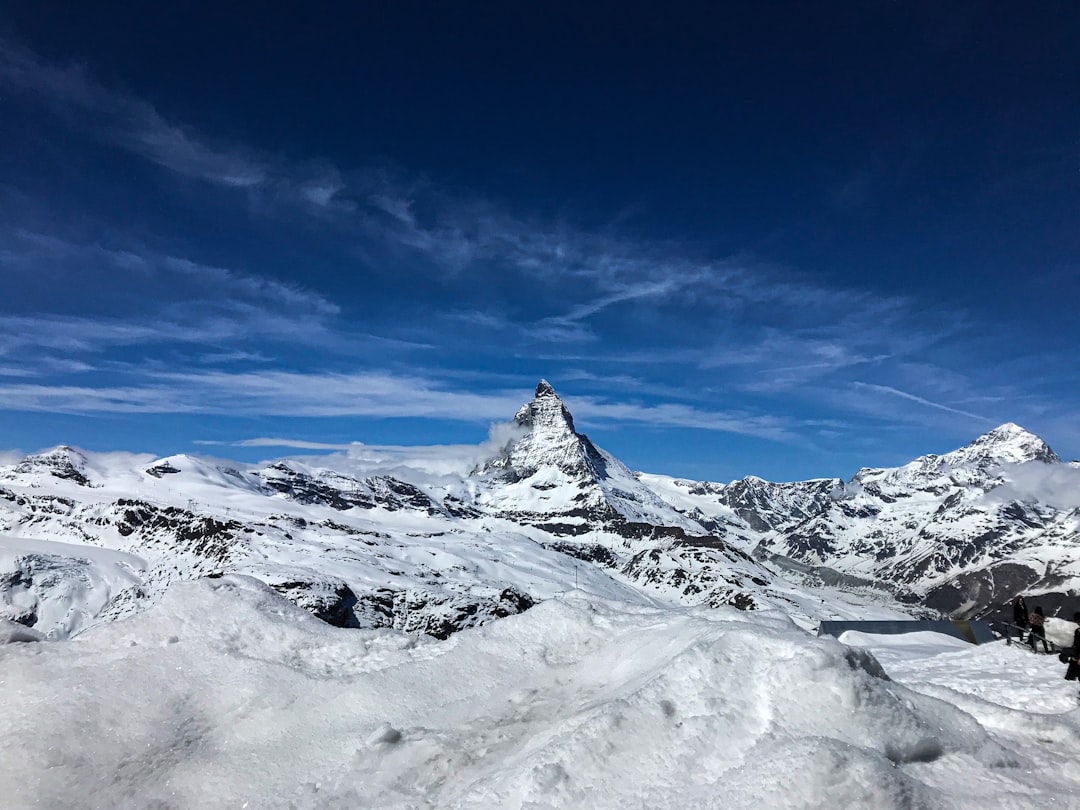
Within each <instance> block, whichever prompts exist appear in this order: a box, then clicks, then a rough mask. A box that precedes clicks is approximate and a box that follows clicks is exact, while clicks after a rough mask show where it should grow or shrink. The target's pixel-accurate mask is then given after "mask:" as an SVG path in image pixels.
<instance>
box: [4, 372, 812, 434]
mask: <svg viewBox="0 0 1080 810" xmlns="http://www.w3.org/2000/svg"><path fill="white" fill-rule="evenodd" d="M148 376H149V377H150V378H152V379H153V380H155V382H154V384H150V385H132V386H114V387H109V386H103V387H93V386H70V385H68V386H48V385H28V384H9V385H2V384H0V408H2V409H4V410H21V411H39V412H40V411H47V412H54V413H79V414H95V413H129V414H134V413H147V414H151V413H157V414H183V413H205V414H229V415H235V416H239V415H244V416H290V417H368V418H405V417H409V418H425V419H439V420H450V421H458V422H469V423H477V422H480V423H482V422H489V423H490V422H502V421H505V420H507V419H509V418H510V417H511V416H512V415H513V414H514V413H516V412H517V410H518V408H519V407H520V406H521V404H522V403H523V402H526V401H528V399H529V398H530V397H529V396H527V395H526V394H523V393H522V392H520V391H509V390H499V391H491V392H483V393H477V392H473V391H455V390H449V389H447V388H445V387H441V386H440V385H439V384H438V383H437V382H436V381H433V380H428V379H424V378H420V377H415V376H392V375H389V374H380V373H372V374H365V373H358V374H303V373H296V372H280V371H279V372H263V373H227V372H207V373H156V374H150V375H148ZM568 405H569V406H570V407H571V408H572V410H574V412H575V413H576V414H578V418H579V421H580V422H581V423H582V424H590V423H591V424H603V423H637V424H646V425H650V426H653V427H660V428H671V427H674V428H691V429H698V430H707V431H719V432H725V433H738V434H742V435H749V436H757V437H760V438H766V439H771V440H775V441H792V440H794V439H795V435H794V433H793V432H792V431H791V430H790V429H789V427H788V426H787V425H786V424H785V423H784V422H783V420H781V419H779V418H777V417H772V416H768V415H756V416H755V415H751V414H745V413H733V412H715V411H708V410H703V409H698V408H693V407H690V406H686V405H681V404H677V403H663V404H659V405H635V404H626V403H606V402H601V401H598V400H596V399H593V398H589V397H581V398H575V399H573V400H572V401H570V402H569V403H568Z"/></svg>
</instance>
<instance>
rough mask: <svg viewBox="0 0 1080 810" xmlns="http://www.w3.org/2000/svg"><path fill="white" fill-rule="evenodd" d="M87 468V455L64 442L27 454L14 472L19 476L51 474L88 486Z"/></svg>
mask: <svg viewBox="0 0 1080 810" xmlns="http://www.w3.org/2000/svg"><path fill="white" fill-rule="evenodd" d="M86 468H87V459H86V456H84V455H83V454H82V453H81V452H79V451H78V450H76V449H75V448H74V447H69V446H68V445H66V444H62V445H60V446H58V447H54V448H53V449H52V450H47V451H45V452H43V453H34V454H33V455H29V456H27V457H26V458H24V459H23V460H22V461H20V462H19V463H18V464H16V465H15V467H14V468H13V470H12V472H13V473H14V474H15V475H19V476H37V475H49V476H52V477H54V478H62V479H65V480H68V481H74V482H75V483H76V484H81V485H83V486H87V485H88V484H89V483H90V480H89V478H87V475H86Z"/></svg>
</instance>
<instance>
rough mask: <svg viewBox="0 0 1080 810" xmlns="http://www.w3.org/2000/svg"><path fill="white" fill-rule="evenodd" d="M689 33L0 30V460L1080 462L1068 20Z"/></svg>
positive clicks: (326, 27) (1034, 10)
mask: <svg viewBox="0 0 1080 810" xmlns="http://www.w3.org/2000/svg"><path fill="white" fill-rule="evenodd" d="M712 5H717V6H720V5H721V4H680V3H674V4H663V6H660V5H658V4H653V3H625V2H622V3H588V4H577V3H574V4H571V3H544V4H529V5H524V4H495V3H491V4H480V3H454V4H448V3H412V2H395V3H382V4H376V3H363V4H328V5H327V6H326V7H322V8H319V7H314V5H313V7H312V8H292V9H289V10H288V11H286V10H283V9H274V8H263V7H262V6H261V5H256V4H251V5H250V6H247V7H245V6H242V5H241V4H238V3H237V4H209V3H206V4H198V3H183V4H179V3H175V4H174V3H163V4H157V5H156V6H155V5H152V4H145V3H108V4H87V3H74V2H72V3H59V2H54V3H37V4H26V3H19V4H16V3H8V4H4V5H2V6H0V144H3V149H0V212H2V216H0V281H2V286H3V294H2V295H0V408H2V409H3V410H0V446H4V447H17V448H21V449H25V450H32V449H38V448H40V447H43V446H48V445H52V444H56V443H60V442H66V443H72V444H77V445H81V446H84V447H88V448H91V449H112V448H116V449H131V450H140V451H148V452H155V453H160V454H162V455H164V454H167V453H173V452H179V451H188V452H190V451H201V452H215V453H219V454H221V455H236V456H242V457H249V458H254V457H263V456H267V455H272V454H273V453H274V452H281V453H284V452H288V451H287V450H286V449H281V450H280V451H275V450H272V449H268V448H266V447H256V448H253V447H243V446H230V445H232V444H233V443H235V442H241V441H245V440H251V439H258V438H268V437H269V438H278V439H281V440H283V441H287V440H293V441H303V442H321V443H326V444H340V443H346V442H349V441H354V440H355V441H362V442H365V443H372V444H376V443H390V444H419V443H425V444H426V443H457V442H465V443H476V442H479V441H481V440H482V439H483V438H484V437H485V436H486V434H487V430H488V426H489V425H490V424H491V423H492V422H495V421H498V420H502V419H508V418H509V417H511V416H512V415H513V412H514V410H515V409H516V407H517V405H519V404H520V403H521V402H522V401H524V400H525V399H527V398H528V397H529V396H530V394H531V390H532V387H533V386H534V385H535V383H536V381H537V380H538V379H539V378H540V377H545V378H547V379H549V380H550V381H551V383H552V384H553V385H554V386H555V388H556V390H558V391H559V392H560V394H561V395H562V396H563V397H564V399H565V400H566V401H567V403H568V404H569V406H570V407H571V409H572V410H573V411H574V413H575V416H576V418H577V421H578V425H579V429H582V430H584V431H586V432H588V433H589V434H590V435H591V436H592V437H593V438H594V440H596V441H597V442H598V443H599V444H600V445H601V446H603V447H605V448H606V449H608V450H610V451H612V452H614V453H615V454H616V455H618V456H619V457H620V458H622V459H623V460H624V461H626V462H627V463H628V464H630V465H631V466H632V467H635V468H639V469H647V470H649V471H653V472H667V473H671V474H676V475H685V476H689V477H695V478H709V479H715V480H727V479H730V478H733V477H738V476H742V475H745V474H750V473H753V474H757V475H761V476H763V477H767V478H773V479H794V478H805V477H812V476H826V475H839V476H843V477H848V476H850V475H851V474H852V473H854V471H855V470H856V469H858V467H860V466H864V465H866V466H877V465H891V464H897V463H902V462H904V461H906V460H908V459H910V458H912V457H914V456H916V455H919V454H922V453H927V452H942V451H945V450H948V449H951V448H953V447H955V446H958V445H960V444H963V443H966V442H967V441H970V440H971V439H972V438H974V437H975V436H977V435H979V434H980V433H983V432H985V431H986V430H988V429H990V428H992V427H994V426H995V425H997V424H1000V423H1002V422H1005V421H1015V422H1017V423H1019V424H1021V425H1023V426H1025V427H1027V428H1029V429H1030V430H1033V431H1035V432H1037V433H1039V434H1040V435H1042V436H1043V437H1044V438H1045V439H1047V441H1049V442H1050V444H1051V445H1052V446H1053V447H1055V449H1057V450H1058V451H1059V453H1061V454H1062V455H1063V456H1066V457H1068V458H1075V457H1078V456H1080V419H1078V417H1080V413H1078V403H1080V362H1078V360H1077V356H1076V355H1077V348H1078V345H1080V340H1078V338H1080V326H1078V324H1077V317H1076V313H1077V304H1078V303H1080V263H1078V261H1080V49H1078V48H1077V47H1076V42H1078V41H1080V7H1078V6H1077V5H1076V4H1074V3H1047V4H1038V5H1036V6H1030V5H1022V4H1006V3H990V2H985V3H968V2H956V3H949V4H941V3H932V2H926V3H918V2H914V3H897V2H867V3H833V2H822V3H796V2H787V3H781V2H754V3H731V4H722V5H723V7H722V8H713V7H712ZM157 6H163V7H157ZM222 6H225V8H222ZM206 442H217V443H222V444H205V443H206Z"/></svg>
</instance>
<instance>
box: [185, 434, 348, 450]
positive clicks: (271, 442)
mask: <svg viewBox="0 0 1080 810" xmlns="http://www.w3.org/2000/svg"><path fill="white" fill-rule="evenodd" d="M195 444H202V445H226V446H228V447H293V448H296V449H298V450H349V449H350V448H352V447H353V445H354V444H356V442H349V443H348V444H332V443H329V442H311V441H305V440H304V439H275V438H271V437H269V436H265V437H259V438H256V439H241V440H239V441H234V442H228V441H210V440H206V439H196V440H195Z"/></svg>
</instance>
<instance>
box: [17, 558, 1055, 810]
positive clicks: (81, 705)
mask: <svg viewBox="0 0 1080 810" xmlns="http://www.w3.org/2000/svg"><path fill="white" fill-rule="evenodd" d="M0 683H2V684H3V692H2V694H3V695H4V696H5V700H4V703H5V706H4V709H3V711H2V712H0V762H2V763H3V767H0V795H3V796H4V797H5V803H6V804H8V806H29V805H35V806H46V807H87V806H96V807H120V806H129V807H130V806H161V807H224V806H230V807H243V806H247V807H342V806H364V807H402V808H404V807H432V806H437V807H477V808H479V807H484V808H491V807H612V808H615V807H618V808H626V807H651V808H656V807H680V808H685V807H725V808H734V807H770V808H810V807H826V806H828V807H880V808H890V807H895V808H919V807H926V808H930V807H935V808H936V807H980V808H984V807H985V806H986V796H987V795H992V796H994V797H996V800H997V801H1000V800H1002V797H1006V798H1007V797H1009V796H1011V795H1016V796H1017V797H1020V796H1025V797H1026V801H1027V802H1028V803H1030V801H1031V795H1030V791H1029V790H1028V789H1027V788H1026V787H1025V784H1024V779H1031V778H1032V777H1031V776H1030V774H1032V773H1033V772H1036V773H1037V772H1038V771H1039V769H1040V762H1039V761H1038V760H1036V759H1035V758H1033V757H1031V756H1030V755H1027V754H1024V753H1017V752H1016V751H1013V750H1010V749H1009V748H1007V747H1005V746H1003V745H1002V744H1000V743H999V742H997V741H995V740H994V739H993V738H992V737H991V735H990V734H988V732H987V731H986V730H985V729H984V728H983V727H982V726H981V725H980V724H979V723H978V722H976V720H975V719H974V718H973V717H972V716H971V715H969V714H967V713H965V712H963V711H961V710H959V709H957V708H956V707H954V706H953V705H950V704H949V703H947V702H944V701H942V700H939V699H937V698H934V697H928V696H925V695H922V694H919V693H916V692H914V691H911V690H909V689H907V688H905V687H904V686H902V685H900V684H898V683H896V682H894V681H892V680H890V679H889V677H888V675H887V674H886V673H885V672H884V671H883V670H882V668H881V667H880V665H879V664H878V663H877V661H876V660H875V658H874V657H873V656H872V655H871V654H869V653H867V652H865V651H862V650H858V649H853V648H849V647H845V646H844V645H842V644H840V643H839V642H837V641H835V640H832V639H815V638H812V637H810V636H809V635H807V634H806V633H805V632H803V631H802V630H800V629H798V628H797V627H795V626H794V625H793V624H792V623H791V622H790V621H789V620H788V619H787V618H786V617H785V616H783V615H782V614H780V613H778V612H759V613H746V612H741V611H738V610H735V609H732V608H721V609H712V610H706V609H701V608H682V609H679V608H650V607H645V606H640V605H628V604H624V603H619V602H611V601H603V600H597V599H591V600H585V599H581V598H576V597H575V596H574V595H573V594H570V595H567V596H565V597H563V598H560V599H552V600H549V601H547V602H545V603H543V604H541V605H538V606H536V607H535V608H533V609H532V610H529V611H528V612H526V613H522V614H520V615H516V616H511V617H508V618H505V619H502V620H500V621H498V622H494V623H492V624H489V625H485V626H483V627H479V628H474V629H471V630H468V631H465V632H462V633H459V634H456V635H454V636H453V637H451V638H450V639H448V640H446V641H432V640H426V641H422V640H418V639H416V638H410V637H407V636H405V635H403V634H400V633H396V632H394V631H389V630H371V631H362V630H345V629H339V628H335V627H331V626H329V625H327V624H325V623H323V622H320V621H318V620H317V619H315V618H313V617H312V616H311V614H309V613H308V612H306V611H304V610H302V609H300V608H298V607H296V606H295V605H293V604H292V603H291V602H289V601H287V600H286V599H285V598H283V597H281V596H279V595H278V594H277V593H275V592H274V591H273V590H271V589H270V588H268V587H267V586H266V585H264V584H263V583H261V582H259V581H257V580H255V579H252V578H249V577H243V576H224V577H220V578H215V579H203V580H198V581H194V582H185V583H175V584H174V585H173V586H172V587H171V588H170V589H169V590H168V591H167V592H166V594H165V595H164V597H163V599H162V600H161V602H160V603H159V604H158V605H156V606H155V607H153V608H152V609H150V610H149V611H147V612H146V613H143V614H140V615H136V616H133V617H131V618H128V619H126V620H122V621H118V622H114V623H111V624H107V625H102V626H99V627H96V628H93V629H91V630H89V631H88V632H85V633H83V634H82V635H81V636H79V637H78V638H77V639H74V640H72V641H70V642H68V643H65V644H11V645H8V646H6V647H0ZM1074 747H1075V746H1074ZM958 773H962V774H964V782H960V783H958V781H957V774H958ZM1025 774H1026V775H1027V776H1025ZM975 776H978V777H981V778H982V782H981V783H982V784H992V785H993V786H994V793H993V794H984V795H979V791H975V792H972V791H971V790H970V789H969V788H960V787H958V784H964V783H966V784H968V785H970V784H971V783H972V779H973V777H975ZM994 806H1005V805H1004V804H995V805H994Z"/></svg>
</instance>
